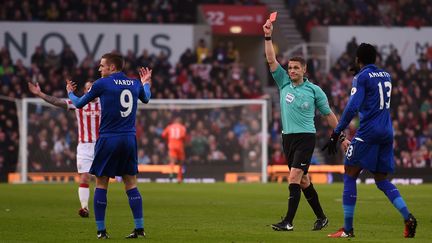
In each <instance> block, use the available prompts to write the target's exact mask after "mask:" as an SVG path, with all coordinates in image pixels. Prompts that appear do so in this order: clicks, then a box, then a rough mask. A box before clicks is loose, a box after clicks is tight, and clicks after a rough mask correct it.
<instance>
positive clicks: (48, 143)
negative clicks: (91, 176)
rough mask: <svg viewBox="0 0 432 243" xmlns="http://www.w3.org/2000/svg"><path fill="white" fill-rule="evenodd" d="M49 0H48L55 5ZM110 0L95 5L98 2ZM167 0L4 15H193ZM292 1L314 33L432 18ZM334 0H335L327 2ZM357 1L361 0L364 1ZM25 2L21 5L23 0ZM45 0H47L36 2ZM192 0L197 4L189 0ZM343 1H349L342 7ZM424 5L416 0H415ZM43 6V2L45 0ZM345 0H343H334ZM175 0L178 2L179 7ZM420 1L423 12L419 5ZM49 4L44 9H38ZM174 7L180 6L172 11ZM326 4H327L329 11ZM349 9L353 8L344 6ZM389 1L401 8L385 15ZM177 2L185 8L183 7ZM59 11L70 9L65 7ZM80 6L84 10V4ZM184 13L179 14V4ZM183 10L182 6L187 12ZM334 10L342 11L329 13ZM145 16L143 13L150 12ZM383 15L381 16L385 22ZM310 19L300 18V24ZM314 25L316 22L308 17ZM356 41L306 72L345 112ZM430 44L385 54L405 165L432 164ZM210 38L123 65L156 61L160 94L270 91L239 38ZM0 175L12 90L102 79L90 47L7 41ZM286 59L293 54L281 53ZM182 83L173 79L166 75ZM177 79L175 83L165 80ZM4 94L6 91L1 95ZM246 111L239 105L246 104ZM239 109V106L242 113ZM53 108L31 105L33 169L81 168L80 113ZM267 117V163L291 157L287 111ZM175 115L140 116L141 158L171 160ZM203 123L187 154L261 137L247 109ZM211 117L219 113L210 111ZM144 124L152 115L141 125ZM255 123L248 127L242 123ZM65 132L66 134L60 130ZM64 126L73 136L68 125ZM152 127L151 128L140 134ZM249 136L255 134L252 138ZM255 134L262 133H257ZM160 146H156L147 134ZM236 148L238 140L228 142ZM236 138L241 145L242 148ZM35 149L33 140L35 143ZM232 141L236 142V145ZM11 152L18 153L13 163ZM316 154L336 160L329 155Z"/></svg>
mask: <svg viewBox="0 0 432 243" xmlns="http://www.w3.org/2000/svg"><path fill="white" fill-rule="evenodd" d="M48 2H50V4H49V6H48V4H47V3H48ZM96 2H97V3H98V4H99V3H100V4H102V5H103V7H100V8H95V5H94V4H95V3H96ZM161 2H162V3H164V4H159V5H157V6H156V5H150V4H140V5H139V7H136V6H137V4H138V1H113V2H112V3H111V4H103V3H101V2H100V1H84V0H81V1H78V3H77V4H73V5H72V4H69V3H68V2H67V1H43V0H41V1H22V2H20V4H18V3H16V1H12V0H8V1H6V2H5V4H4V7H3V8H2V9H1V10H0V19H2V20H11V21H56V22H57V21H61V22H62V21H80V22H96V21H101V22H119V21H120V22H151V23H195V22H196V7H195V6H196V1H193V0H191V1H181V3H182V4H179V3H180V1H175V0H171V1H161ZM205 2H206V3H214V2H217V3H221V2H223V3H234V4H246V5H247V4H259V2H258V1H253V0H250V1H246V0H245V1H205ZM286 2H287V5H288V6H289V8H290V9H291V10H292V15H293V16H294V18H295V19H296V20H297V21H298V23H299V25H298V26H299V28H300V29H301V30H302V32H304V33H305V35H306V34H307V29H308V28H312V27H311V26H310V25H313V24H308V22H310V21H315V20H312V19H313V18H312V17H311V16H315V17H316V18H317V19H316V21H317V22H318V23H319V24H320V25H392V26H417V27H420V26H424V25H431V24H432V21H431V16H432V13H431V7H430V6H426V5H424V4H427V1H380V2H379V3H377V2H376V1H339V3H338V4H331V3H330V2H327V1H308V2H307V3H306V2H303V1H286ZM327 4H330V5H329V6H327ZM359 4H360V5H359ZM18 5H19V6H18ZM39 5H40V6H39ZM192 5H193V6H192ZM339 5H341V6H342V7H340V6H339ZM418 5H419V6H418ZM42 6H43V7H42ZM335 6H338V7H335ZM177 7H178V8H177ZM112 8H120V9H121V11H119V12H121V14H120V15H119V16H116V15H114V16H111V15H109V16H108V15H107V14H106V13H107V12H111V10H112ZM413 8H416V9H418V8H420V9H422V12H421V13H416V14H413V13H412V11H403V14H402V13H401V12H402V11H401V9H405V10H410V9H413ZM41 9H46V11H41ZM173 9H176V12H175V13H174V12H173ZM324 9H326V11H324ZM341 9H347V10H349V11H340V10H341ZM376 9H378V10H379V11H375V10H376ZM389 9H391V11H392V12H395V13H399V14H392V15H388V14H387V15H386V13H388V11H389ZM177 10H178V11H177ZM59 12H62V13H66V14H61V15H60V14H58V13H59ZM77 13H79V14H77ZM180 13H182V14H180ZM183 13H185V14H183ZM328 13H332V16H333V14H334V16H336V17H335V18H331V19H329V17H328ZM357 15H362V16H369V15H379V16H387V17H386V18H355V16H357ZM143 18H144V19H143ZM378 19H384V20H382V21H384V22H378V21H377V20H378ZM300 23H303V24H300ZM308 26H309V27H308ZM355 44H356V43H352V42H351V43H347V51H346V52H345V53H344V54H342V55H341V56H340V57H339V59H338V60H337V62H336V63H335V64H334V65H333V66H332V67H331V69H330V71H329V72H328V73H322V72H314V71H311V70H309V72H310V73H309V76H310V77H311V78H312V80H313V81H315V82H316V83H317V84H319V85H320V86H321V87H322V88H323V90H324V91H325V92H326V94H327V95H328V97H329V100H330V103H331V106H332V108H333V109H334V111H335V112H336V113H337V114H339V115H340V113H341V111H342V110H343V108H344V105H345V104H346V102H347V100H348V96H349V88H350V86H351V79H352V74H351V73H349V71H348V66H349V64H350V62H351V60H352V53H353V52H352V50H353V48H354V50H355ZM429 46H430V47H429V49H428V50H427V51H426V52H425V53H423V54H422V55H420V56H419V59H418V62H417V63H413V64H412V65H411V66H410V67H409V68H407V69H403V68H402V65H401V58H400V56H399V55H398V50H397V49H394V50H393V52H392V54H391V55H389V56H388V57H385V59H383V58H381V59H380V65H381V66H383V67H386V68H387V70H389V71H390V72H391V74H392V77H393V82H394V84H393V87H394V88H393V94H392V107H393V109H392V117H393V123H394V128H395V153H396V154H395V156H396V162H397V166H399V167H406V168H425V167H432V163H431V157H432V153H431V152H430V151H432V122H431V121H432V87H431V86H432V84H431V82H430V80H432V68H431V66H432V43H430V44H429ZM207 48H208V50H207V51H208V53H209V54H210V55H207V57H206V58H205V59H201V55H199V52H201V51H202V50H200V49H199V48H198V46H197V47H196V48H195V49H194V50H191V49H188V50H184V53H183V54H182V56H181V58H180V60H179V61H178V62H177V63H170V62H169V61H168V60H167V58H166V56H164V54H163V53H159V54H156V53H148V51H146V50H142V53H141V54H139V55H137V56H135V55H134V54H133V53H132V52H129V53H124V54H125V56H126V73H127V74H128V75H130V76H137V74H136V72H135V69H136V67H138V66H150V67H152V68H153V70H154V71H153V76H154V80H153V86H152V92H153V94H154V96H155V98H157V99H160V98H170V99H175V98H182V99H197V98H199V99H211V98H220V99H226V98H234V99H243V98H258V97H262V96H263V95H264V91H263V83H265V81H263V80H262V78H263V77H258V76H257V74H256V73H255V69H254V67H247V66H244V65H243V64H241V63H239V62H238V60H239V58H238V57H239V55H241V54H239V53H238V51H236V49H235V47H234V46H233V44H232V43H229V42H226V43H221V44H220V45H217V48H216V47H215V48H211V47H207ZM0 58H1V65H0V81H1V86H0V95H1V97H4V98H2V102H1V103H0V176H1V177H0V180H5V179H6V175H7V172H10V171H16V161H17V157H18V141H19V139H18V138H19V135H18V120H17V110H16V106H15V103H14V102H13V100H14V99H19V98H23V97H29V96H30V94H29V92H28V90H27V87H26V85H27V82H28V81H30V80H31V79H32V78H33V77H37V80H38V81H39V83H40V84H41V88H42V89H43V90H44V91H45V92H46V93H48V94H52V95H54V96H57V97H66V93H65V86H64V79H65V77H72V79H73V80H76V81H77V82H78V84H79V86H80V87H82V85H83V84H84V83H85V81H87V80H95V79H97V78H98V76H99V74H98V72H97V63H95V61H97V60H94V59H93V57H90V56H89V57H87V58H86V59H85V60H83V61H82V62H81V63H79V62H78V61H77V59H76V57H74V50H72V49H69V50H68V49H67V48H66V49H65V51H64V52H63V53H61V54H59V55H56V54H55V53H54V52H52V51H48V53H44V52H43V51H42V50H41V49H40V48H39V49H38V48H36V50H34V53H33V55H32V58H31V60H32V64H31V65H30V66H25V65H23V64H22V62H21V61H20V60H11V58H10V54H9V50H8V49H6V48H5V47H3V48H1V49H0ZM280 62H281V64H284V63H286V60H282V59H280ZM169 84H175V85H169ZM168 87H170V88H168ZM1 97H0V98H1ZM240 114H241V113H240ZM240 114H239V115H240ZM54 116H55V114H50V113H43V112H41V113H37V112H36V113H33V114H31V115H30V120H29V122H30V125H31V126H32V127H33V128H34V129H32V130H31V133H30V136H29V146H30V147H32V146H33V147H34V149H35V150H41V151H45V152H44V153H38V154H34V155H30V157H31V158H33V159H32V160H33V161H31V162H30V168H29V170H30V171H32V172H38V171H41V170H44V169H45V168H43V166H44V164H46V163H45V161H54V163H53V164H55V165H57V167H55V168H51V169H52V171H53V172H55V171H62V170H68V171H69V170H70V171H73V170H74V166H75V164H74V163H73V161H74V160H75V153H74V152H73V151H74V148H75V146H76V141H77V139H76V134H75V131H76V123H74V122H71V121H73V120H74V119H73V118H72V119H67V117H63V116H55V117H56V119H55V120H54V119H52V118H53V117H54ZM271 116H272V117H271V121H270V123H269V134H270V138H269V149H270V154H269V157H270V160H269V161H270V163H271V164H272V165H280V164H284V163H285V162H284V158H283V154H281V153H280V149H281V147H280V140H279V139H280V136H279V133H280V130H281V124H280V113H279V112H278V111H277V110H274V111H272V114H271ZM169 119H170V116H168V115H166V114H159V113H157V112H155V113H154V114H152V116H151V120H144V119H143V118H140V119H139V120H138V121H137V135H138V144H139V145H138V146H139V148H140V149H139V161H140V162H141V163H142V164H164V163H165V162H166V159H167V155H166V148H165V143H164V142H163V141H162V140H161V139H160V138H159V135H158V132H159V131H160V129H162V128H163V126H164V125H165V124H166V123H167V122H168V121H169ZM207 119H209V120H207V121H205V122H206V123H211V124H213V127H211V128H210V127H204V126H203V122H204V121H198V120H188V121H186V124H189V127H188V129H189V134H190V136H189V138H188V140H189V144H190V145H189V147H188V148H187V152H188V154H190V155H191V156H190V158H189V161H188V163H212V161H219V160H227V161H228V160H229V161H233V162H235V161H239V160H240V159H241V158H242V157H244V156H249V154H248V153H247V152H246V153H241V154H239V153H235V152H232V151H239V150H240V149H241V148H246V151H253V146H257V144H258V143H257V142H256V140H257V139H258V133H257V132H256V131H255V132H254V126H256V124H254V123H255V121H254V120H247V119H245V121H242V119H240V117H227V116H226V114H217V115H214V116H208V117H207ZM211 119H213V120H211ZM143 124H150V126H144V125H143ZM355 126H356V124H355V122H354V123H352V126H351V127H350V131H349V135H348V137H350V136H352V135H353V132H354V130H355ZM326 128H328V126H327V124H325V123H324V122H323V121H321V119H318V120H317V137H318V141H317V147H321V146H322V145H323V144H324V143H325V141H326V139H327V138H328V135H329V133H330V132H331V131H330V130H329V129H326ZM244 130H246V131H248V132H246V133H244V132H241V131H244ZM59 134H61V136H60V135H59ZM65 134H66V138H67V139H65V138H64V135H65ZM142 134H146V135H147V136H141V135H142ZM216 138H217V139H218V140H219V139H221V138H223V140H224V141H226V143H225V144H220V143H216V142H215V141H216ZM250 141H252V143H251V142H250ZM254 141H255V142H254ZM149 143H152V144H151V147H152V148H153V149H151V150H150V149H149V148H150V146H149V145H150V144H149ZM228 148H234V149H231V150H230V149H228ZM237 148H238V149H237ZM31 150H32V149H30V151H31ZM229 151H231V152H229ZM11 162H12V163H11ZM318 162H319V163H325V162H327V163H329V164H337V163H338V161H334V160H332V159H331V158H328V157H326V155H324V159H323V160H322V161H318Z"/></svg>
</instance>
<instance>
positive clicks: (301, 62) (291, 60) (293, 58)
mask: <svg viewBox="0 0 432 243" xmlns="http://www.w3.org/2000/svg"><path fill="white" fill-rule="evenodd" d="M288 62H299V63H300V64H301V65H302V66H306V60H305V59H304V58H303V57H301V56H293V57H291V58H290V59H289V60H288Z"/></svg>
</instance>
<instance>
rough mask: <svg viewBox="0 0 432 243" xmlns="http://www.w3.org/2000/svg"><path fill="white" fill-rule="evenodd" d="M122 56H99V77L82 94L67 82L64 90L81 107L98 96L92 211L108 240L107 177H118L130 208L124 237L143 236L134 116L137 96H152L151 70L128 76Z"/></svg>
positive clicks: (145, 99)
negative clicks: (99, 111) (128, 229)
mask: <svg viewBox="0 0 432 243" xmlns="http://www.w3.org/2000/svg"><path fill="white" fill-rule="evenodd" d="M123 63H124V61H123V57H122V56H121V55H118V54H115V53H107V54H105V55H103V56H102V58H101V61H100V65H99V71H100V73H101V76H102V78H100V79H98V80H96V81H95V82H94V84H93V86H92V88H91V89H90V90H89V91H88V93H86V94H85V95H84V96H82V97H77V96H75V95H74V93H73V91H74V90H75V87H76V85H75V84H74V83H73V82H72V81H68V84H67V87H66V88H67V91H68V96H69V98H70V100H71V101H72V102H73V104H74V105H75V106H76V107H77V108H81V107H83V106H84V105H86V104H87V103H89V102H90V101H91V100H93V99H94V98H96V97H99V98H100V102H101V108H102V118H101V124H100V128H99V138H98V139H97V141H96V146H95V156H94V160H93V164H92V166H91V168H90V174H93V175H95V176H96V190H95V194H94V212H95V219H96V225H97V230H98V231H97V236H98V238H99V239H108V238H109V236H108V234H107V232H106V227H105V211H106V206H107V189H108V182H109V178H110V177H111V178H114V177H115V176H121V177H122V178H123V182H124V184H125V190H126V194H127V196H128V198H129V205H130V208H131V210H132V214H133V218H134V222H135V229H134V230H133V231H132V233H131V234H129V235H128V236H126V238H138V237H139V236H143V237H144V236H145V233H144V219H143V210H142V198H141V194H140V193H139V191H138V188H137V179H136V174H137V173H138V164H137V142H136V131H135V118H136V110H137V105H138V103H137V101H138V99H139V100H141V101H142V102H144V103H148V102H149V100H150V97H151V92H150V85H151V73H152V70H150V69H148V68H140V69H139V75H140V78H141V81H140V80H137V79H133V78H128V77H127V76H126V75H125V74H124V73H123V72H122V69H123Z"/></svg>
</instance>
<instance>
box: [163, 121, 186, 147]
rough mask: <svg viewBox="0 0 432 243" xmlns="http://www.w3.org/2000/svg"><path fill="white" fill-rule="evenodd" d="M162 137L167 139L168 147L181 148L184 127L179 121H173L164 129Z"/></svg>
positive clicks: (184, 131)
mask: <svg viewBox="0 0 432 243" xmlns="http://www.w3.org/2000/svg"><path fill="white" fill-rule="evenodd" d="M162 137H163V138H165V139H167V140H168V149H178V148H183V142H184V140H185V138H186V127H185V126H183V125H182V124H180V123H173V124H171V125H169V126H167V127H166V128H165V129H164V131H163V132H162Z"/></svg>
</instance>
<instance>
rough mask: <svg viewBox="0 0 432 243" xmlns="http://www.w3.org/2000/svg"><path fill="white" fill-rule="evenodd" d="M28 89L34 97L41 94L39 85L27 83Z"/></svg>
mask: <svg viewBox="0 0 432 243" xmlns="http://www.w3.org/2000/svg"><path fill="white" fill-rule="evenodd" d="M28 88H29V90H30V92H31V93H32V94H34V95H36V96H39V95H40V93H41V89H40V87H39V83H33V82H28Z"/></svg>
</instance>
